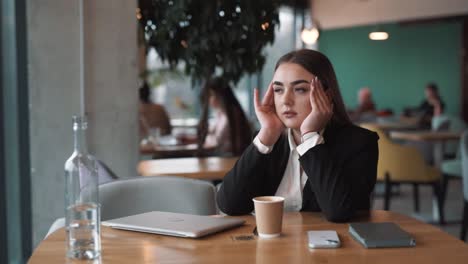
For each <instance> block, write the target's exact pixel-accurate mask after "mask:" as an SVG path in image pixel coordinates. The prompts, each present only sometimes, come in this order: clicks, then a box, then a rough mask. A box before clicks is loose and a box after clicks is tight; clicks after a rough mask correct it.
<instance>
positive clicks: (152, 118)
mask: <svg viewBox="0 0 468 264" xmlns="http://www.w3.org/2000/svg"><path fill="white" fill-rule="evenodd" d="M139 95H140V107H139V119H140V120H139V121H140V122H139V124H140V138H141V139H145V138H147V137H148V136H149V135H150V132H151V130H152V129H158V130H159V134H160V135H168V134H171V130H172V127H171V122H170V120H169V115H168V114H167V112H166V110H165V109H164V106H162V105H160V104H155V103H153V102H151V100H150V95H151V90H150V87H149V85H148V83H147V82H146V81H144V82H143V84H142V86H141V87H140V89H139Z"/></svg>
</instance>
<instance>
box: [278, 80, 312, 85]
mask: <svg viewBox="0 0 468 264" xmlns="http://www.w3.org/2000/svg"><path fill="white" fill-rule="evenodd" d="M300 83H307V84H309V83H310V82H309V81H306V80H296V81H292V82H291V85H296V84H300ZM273 84H274V85H279V86H283V85H284V84H283V83H282V82H278V81H274V82H273Z"/></svg>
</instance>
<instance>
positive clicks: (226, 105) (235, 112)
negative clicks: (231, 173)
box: [197, 77, 252, 155]
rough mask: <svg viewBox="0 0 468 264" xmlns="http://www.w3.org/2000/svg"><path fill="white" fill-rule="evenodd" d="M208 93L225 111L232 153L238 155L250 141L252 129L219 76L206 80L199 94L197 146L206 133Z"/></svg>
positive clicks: (228, 88)
mask: <svg viewBox="0 0 468 264" xmlns="http://www.w3.org/2000/svg"><path fill="white" fill-rule="evenodd" d="M210 95H214V96H216V98H217V99H218V101H219V102H220V104H221V108H222V110H223V111H224V112H225V113H226V116H227V119H228V123H229V131H230V135H231V146H232V154H233V155H240V154H242V152H243V151H244V149H245V148H246V147H247V146H248V145H249V144H250V143H251V140H252V131H251V128H250V123H249V121H248V119H247V117H246V116H245V114H244V111H243V110H242V107H241V105H240V104H239V101H237V99H236V97H235V95H234V93H233V92H232V89H231V87H230V86H229V84H228V82H226V81H225V80H224V79H223V78H221V77H215V78H212V79H210V80H208V81H207V82H206V83H205V85H204V86H203V89H202V91H201V94H200V100H201V103H202V113H201V117H200V123H199V124H198V131H197V133H198V147H199V149H201V147H202V146H203V143H204V142H205V139H206V136H207V134H208V112H209V111H208V110H209V98H210Z"/></svg>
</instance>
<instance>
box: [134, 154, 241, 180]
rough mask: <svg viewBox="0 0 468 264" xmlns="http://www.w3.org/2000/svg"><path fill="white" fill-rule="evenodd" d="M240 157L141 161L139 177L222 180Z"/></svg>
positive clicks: (138, 169)
mask: <svg viewBox="0 0 468 264" xmlns="http://www.w3.org/2000/svg"><path fill="white" fill-rule="evenodd" d="M237 159H238V157H229V158H228V157H209V158H174V159H155V160H144V161H140V163H139V164H138V167H137V171H138V174H139V175H142V176H160V175H175V176H182V177H187V178H193V179H203V180H221V179H223V178H224V175H226V173H227V172H228V171H229V170H230V169H232V167H234V164H235V163H236V161H237Z"/></svg>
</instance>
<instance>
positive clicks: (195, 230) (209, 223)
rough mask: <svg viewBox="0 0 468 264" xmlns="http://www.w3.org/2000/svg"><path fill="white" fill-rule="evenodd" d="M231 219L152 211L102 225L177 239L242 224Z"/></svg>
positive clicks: (242, 222)
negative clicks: (175, 237)
mask: <svg viewBox="0 0 468 264" xmlns="http://www.w3.org/2000/svg"><path fill="white" fill-rule="evenodd" d="M244 222H245V220H243V219H239V218H232V217H216V216H202V215H190V214H179V213H169V212H160V211H153V212H148V213H143V214H137V215H131V216H126V217H122V218H117V219H112V220H107V221H103V222H102V225H104V226H109V227H112V228H116V229H123V230H130V231H138V232H146V233H154V234H160V235H169V236H178V237H193V238H197V237H202V236H205V235H208V234H212V233H216V232H219V231H222V230H225V229H229V228H233V227H236V226H240V225H242V224H244Z"/></svg>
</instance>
